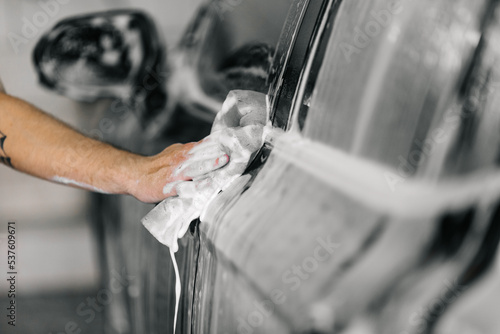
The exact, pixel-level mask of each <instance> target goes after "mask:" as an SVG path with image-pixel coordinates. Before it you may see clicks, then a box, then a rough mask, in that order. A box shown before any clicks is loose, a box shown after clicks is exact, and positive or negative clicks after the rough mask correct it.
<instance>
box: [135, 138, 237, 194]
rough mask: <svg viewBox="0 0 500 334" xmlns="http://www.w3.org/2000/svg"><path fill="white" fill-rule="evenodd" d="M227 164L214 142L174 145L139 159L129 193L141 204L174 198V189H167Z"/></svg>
mask: <svg viewBox="0 0 500 334" xmlns="http://www.w3.org/2000/svg"><path fill="white" fill-rule="evenodd" d="M228 162H229V157H228V155H227V154H225V153H224V152H223V151H221V149H220V148H219V145H218V143H216V142H212V141H210V140H205V141H201V142H198V143H189V144H174V145H172V146H169V147H167V148H166V149H165V150H164V151H163V152H161V153H160V154H157V155H155V156H151V157H141V161H140V162H139V164H138V165H137V170H136V173H137V179H135V180H132V182H131V185H130V187H129V189H130V190H129V193H130V194H131V195H132V196H134V197H135V198H137V199H139V200H140V201H143V202H147V203H157V202H160V201H161V200H163V199H165V198H166V197H170V196H175V195H176V192H175V187H172V186H168V185H172V184H173V183H176V182H178V181H189V180H192V179H194V178H196V177H199V176H202V175H205V174H208V173H210V172H212V171H214V170H216V169H219V168H221V167H223V166H224V165H226V164H227V163H228Z"/></svg>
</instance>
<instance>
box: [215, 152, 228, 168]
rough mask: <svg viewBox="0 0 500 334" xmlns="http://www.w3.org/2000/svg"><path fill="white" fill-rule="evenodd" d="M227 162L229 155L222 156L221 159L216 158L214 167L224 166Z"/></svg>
mask: <svg viewBox="0 0 500 334" xmlns="http://www.w3.org/2000/svg"><path fill="white" fill-rule="evenodd" d="M228 162H229V155H227V154H224V155H223V156H222V157H219V158H217V160H215V166H224V165H225V164H227V163H228Z"/></svg>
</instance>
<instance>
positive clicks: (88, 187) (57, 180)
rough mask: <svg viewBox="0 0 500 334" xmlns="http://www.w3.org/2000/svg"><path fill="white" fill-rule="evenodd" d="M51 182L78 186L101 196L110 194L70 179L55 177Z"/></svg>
mask: <svg viewBox="0 0 500 334" xmlns="http://www.w3.org/2000/svg"><path fill="white" fill-rule="evenodd" d="M51 180H52V181H54V182H57V183H61V184H67V185H74V186H77V187H79V188H83V189H87V190H91V191H95V192H98V193H101V194H109V193H108V192H106V191H104V190H102V189H99V188H96V187H94V186H91V185H88V184H85V183H82V182H77V181H75V180H71V179H68V178H66V177H62V176H54V177H53V178H52V179H51Z"/></svg>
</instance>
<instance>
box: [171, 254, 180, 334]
mask: <svg viewBox="0 0 500 334" xmlns="http://www.w3.org/2000/svg"><path fill="white" fill-rule="evenodd" d="M170 257H171V258H172V263H173V265H174V271H175V314H174V331H173V332H172V334H175V329H176V328H177V314H178V313H179V301H180V300H181V289H182V287H181V277H180V275H179V266H178V265H177V260H176V259H175V252H174V251H173V250H172V248H170Z"/></svg>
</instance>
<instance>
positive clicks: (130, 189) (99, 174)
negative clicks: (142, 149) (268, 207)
mask: <svg viewBox="0 0 500 334" xmlns="http://www.w3.org/2000/svg"><path fill="white" fill-rule="evenodd" d="M2 90H3V89H2V84H1V82H0V163H2V164H4V165H6V166H9V167H11V168H14V169H15V170H18V171H20V172H23V173H27V174H30V175H33V176H36V177H39V178H42V179H45V180H49V181H54V182H59V183H65V184H69V185H71V186H74V187H78V188H82V189H87V190H92V191H98V192H103V193H109V194H128V195H132V196H134V197H135V198H137V199H138V200H140V201H143V202H147V203H157V202H160V201H161V200H163V199H165V198H166V197H169V196H174V195H175V192H170V193H166V194H165V193H164V192H163V189H164V186H165V185H166V184H168V183H171V182H174V181H180V180H191V179H192V178H194V177H197V176H200V175H203V174H206V173H210V172H211V171H213V170H215V169H218V168H220V167H222V166H224V165H225V164H226V163H227V162H228V160H229V157H228V156H227V155H225V154H224V153H223V152H222V151H220V152H219V151H217V150H214V154H213V155H212V156H206V157H204V158H202V159H201V160H200V158H196V159H193V155H192V154H190V153H189V152H190V151H191V150H192V149H193V148H194V147H195V146H196V145H197V144H199V143H189V144H175V145H172V146H170V147H167V148H166V149H165V150H164V151H163V152H161V153H159V154H157V155H155V156H150V157H145V156H141V155H137V154H133V153H130V152H126V151H123V150H119V149H117V148H114V147H113V146H111V145H108V144H106V143H103V142H100V141H97V140H94V139H91V138H88V137H86V136H84V135H83V134H81V133H79V132H77V131H75V130H74V129H72V128H71V127H69V126H67V125H66V124H64V123H62V122H60V121H59V120H57V119H55V118H53V117H52V116H50V115H48V114H46V113H44V112H43V111H41V110H39V109H38V108H36V107H35V106H33V105H31V104H29V103H27V102H25V101H23V100H21V99H18V98H15V97H12V96H9V95H7V94H5V93H2ZM190 165H192V166H193V168H187V169H186V170H191V171H193V170H195V172H191V173H187V172H177V173H176V169H177V170H179V168H178V167H179V166H184V169H185V166H190Z"/></svg>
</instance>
